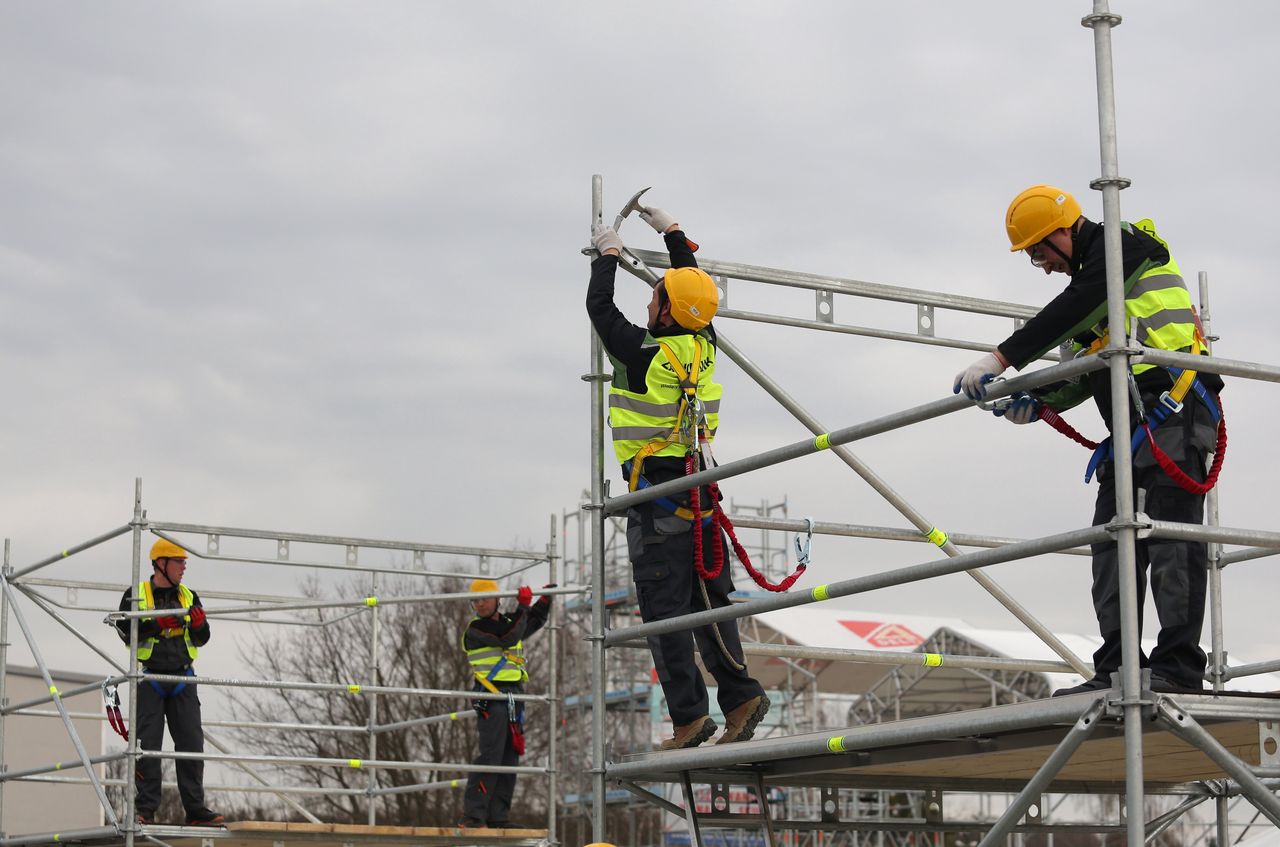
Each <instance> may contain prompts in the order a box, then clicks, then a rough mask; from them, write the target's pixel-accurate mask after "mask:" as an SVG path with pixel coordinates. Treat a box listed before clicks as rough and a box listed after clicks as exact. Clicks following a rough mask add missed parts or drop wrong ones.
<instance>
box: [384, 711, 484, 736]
mask: <svg viewBox="0 0 1280 847" xmlns="http://www.w3.org/2000/svg"><path fill="white" fill-rule="evenodd" d="M475 716H476V713H475V710H474V709H460V710H458V711H456V712H444V713H443V714H439V715H432V716H430V717H427V718H410V719H409V720H407V721H396V722H395V723H382V724H378V725H377V726H375V727H373V728H372V729H371V730H370V731H371V732H392V731H393V730H397V729H408V728H409V727H411V726H422V725H423V724H429V723H449V722H452V721H464V720H467V719H468V718H474V717H475Z"/></svg>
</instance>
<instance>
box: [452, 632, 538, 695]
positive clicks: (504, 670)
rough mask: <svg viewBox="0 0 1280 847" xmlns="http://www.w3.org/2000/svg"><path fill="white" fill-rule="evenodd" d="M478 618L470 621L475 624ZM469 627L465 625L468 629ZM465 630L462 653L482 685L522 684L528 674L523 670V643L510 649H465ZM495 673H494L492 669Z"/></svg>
mask: <svg viewBox="0 0 1280 847" xmlns="http://www.w3.org/2000/svg"><path fill="white" fill-rule="evenodd" d="M478 620H480V618H478V617H475V618H472V619H471V623H475V622H476V621H478ZM470 628H471V625H470V624H468V625H467V629H470ZM467 629H464V630H463V631H462V651H463V652H464V653H466V654H467V661H468V662H470V663H471V671H472V673H474V674H475V675H476V679H477V680H480V681H481V682H482V683H483V682H485V681H488V682H524V681H526V680H527V679H528V678H529V672H528V671H526V670H525V669H524V641H523V640H521V641H517V642H516V643H515V644H513V645H512V646H510V647H489V646H487V645H486V646H484V647H477V648H476V649H475V650H468V649H467ZM495 667H496V668H497V669H498V670H497V672H494V668H495Z"/></svg>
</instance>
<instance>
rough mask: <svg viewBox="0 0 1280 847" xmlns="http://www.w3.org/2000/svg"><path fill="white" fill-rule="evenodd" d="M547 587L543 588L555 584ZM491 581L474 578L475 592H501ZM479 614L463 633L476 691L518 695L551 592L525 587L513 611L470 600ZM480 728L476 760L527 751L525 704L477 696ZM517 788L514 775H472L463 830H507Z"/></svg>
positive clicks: (492, 600) (514, 758) (514, 760)
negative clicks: (529, 645) (536, 593)
mask: <svg viewBox="0 0 1280 847" xmlns="http://www.w3.org/2000/svg"><path fill="white" fill-rule="evenodd" d="M554 587H555V586H554V585H544V586H543V588H554ZM498 590H499V588H498V583H497V582H495V581H494V580H492V579H483V578H480V579H475V580H472V582H471V593H472V594H485V593H492V592H495V591H498ZM471 609H472V611H473V612H475V617H473V618H472V619H471V620H470V621H469V622H468V623H467V627H466V629H465V630H463V632H462V650H463V652H464V653H466V655H467V662H468V664H469V665H470V667H471V674H472V676H473V677H474V679H475V690H476V691H477V692H478V693H486V694H494V695H498V694H519V693H521V692H523V691H524V683H525V681H527V680H528V679H529V672H528V671H527V670H526V669H525V656H524V639H526V638H528V637H529V636H530V635H533V634H534V633H535V632H537V631H538V630H540V629H542V627H543V625H544V624H545V623H546V622H547V615H548V614H549V613H550V611H551V596H550V595H544V596H542V597H539V598H538V602H537V603H534V602H533V589H531V588H529V586H527V585H522V586H520V589H519V591H518V592H517V594H516V607H515V608H514V609H512V610H511V611H510V612H502V611H500V610H499V608H498V598H497V597H476V598H474V599H472V601H471ZM474 707H475V710H476V718H477V720H476V732H477V733H478V735H479V742H480V755H478V756H477V757H476V759H475V761H474V763H473V764H477V765H503V766H511V765H515V764H518V763H519V760H520V756H522V755H524V702H523V701H518V700H510V699H506V698H505V697H504V698H497V697H495V698H476V700H475V701H474ZM515 790H516V775H515V774H513V773H498V774H494V773H483V772H480V771H472V772H471V773H470V774H469V775H468V776H467V790H466V792H465V793H464V795H463V800H462V803H463V809H462V819H461V820H460V821H458V826H459V827H462V828H464V829H475V828H479V827H489V828H490V829H507V828H509V827H511V826H512V823H511V796H512V795H513V794H514V793H515Z"/></svg>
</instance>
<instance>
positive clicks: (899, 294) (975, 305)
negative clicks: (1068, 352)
mask: <svg viewBox="0 0 1280 847" xmlns="http://www.w3.org/2000/svg"><path fill="white" fill-rule="evenodd" d="M628 249H630V250H631V252H632V253H634V254H635V255H636V257H637V258H639V259H640V260H641V261H643V262H644V263H645V264H646V265H648V266H649V267H651V268H669V267H671V257H670V256H669V255H667V254H666V253H658V252H655V251H653V250H635V249H632V248H628ZM698 267H700V268H702V269H703V270H704V271H706V272H707V273H709V274H711V275H712V276H725V277H729V278H730V279H745V280H750V281H752V282H763V283H768V284H771V285H781V286H785V287H787V288H807V289H810V290H813V291H830V292H832V293H833V294H850V295H853V296H855V297H866V298H869V299H873V300H888V301H891V302H895V303H914V304H917V305H921V306H935V307H937V308H941V309H953V310H955V311H957V312H974V313H977V314H981V315H995V316H997V317H1007V318H1032V317H1035V315H1036V313H1037V312H1039V311H1040V309H1039V308H1037V307H1035V306H1022V305H1019V304H1017V303H1004V302H1001V301H999V300H984V299H982V298H981V297H964V296H961V295H958V294H943V293H941V292H937V291H921V290H919V289H916V288H904V287H902V286H898V285H885V284H884V283H880V282H863V281H862V280H857V279H844V278H841V277H834V276H822V275H820V274H812V273H804V272H802V271H787V270H781V269H779V268H767V267H763V266H760V265H745V264H742V263H741V262H724V261H718V260H716V259H698ZM987 349H988V350H989V349H991V348H990V347H988V348H987Z"/></svg>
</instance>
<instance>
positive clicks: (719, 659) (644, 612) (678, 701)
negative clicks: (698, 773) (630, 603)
mask: <svg viewBox="0 0 1280 847" xmlns="http://www.w3.org/2000/svg"><path fill="white" fill-rule="evenodd" d="M717 533H719V535H720V537H721V541H722V542H723V544H724V568H723V569H722V570H721V571H720V574H719V575H718V576H717V577H716V578H715V579H712V580H702V579H700V578H699V576H698V574H697V571H696V570H695V569H694V564H693V532H692V528H691V522H689V521H685V520H682V519H680V518H677V517H675V516H674V515H671V514H668V513H666V512H664V511H662V510H661V509H660V508H658V507H653V506H649V505H648V504H645V505H642V506H640V507H639V508H637V509H632V510H631V511H630V512H629V513H628V515H627V546H628V550H629V553H630V556H631V573H632V578H633V579H634V580H635V583H636V596H637V600H638V601H639V605H640V617H641V619H642V620H644V621H645V622H646V623H648V622H649V621H661V620H667V619H668V618H674V617H679V616H680V615H687V614H689V613H690V612H696V611H704V610H706V609H707V601H708V600H710V606H711V608H713V609H718V608H720V607H722V606H728V605H729V594H730V593H732V592H733V590H734V588H733V579H732V578H731V577H730V573H729V571H730V568H732V567H733V560H734V559H733V550H732V548H730V546H729V541H728V539H727V538H724V533H722V532H720V531H719V530H718V529H716V528H715V527H713V526H706V527H703V530H702V557H703V566H704V567H705V568H707V569H711V568H712V567H713V566H714V562H715V549H714V539H715V536H716V534H717ZM704 584H705V586H706V591H707V597H706V598H703V596H702V589H701V587H700V586H701V585H704ZM717 634H718V636H719V637H718V638H717ZM648 641H649V652H650V653H652V654H653V664H654V667H655V668H657V671H658V681H659V682H660V683H662V693H663V694H664V695H666V698H667V710H668V711H669V712H670V713H671V721H672V723H673V724H675V725H676V726H685V725H687V724H690V723H692V722H693V721H695V720H697V719H698V718H700V717H702V716H703V715H706V714H707V686H706V684H705V683H704V682H703V681H702V672H701V671H699V670H698V666H697V664H696V663H695V662H694V658H693V647H694V643H695V642H696V643H697V645H698V652H699V653H700V654H701V655H702V663H703V665H704V666H705V667H706V669H707V671H708V673H710V674H711V676H712V677H713V678H714V679H715V681H716V685H717V686H718V687H719V691H718V693H717V697H716V699H717V700H718V701H719V704H720V710H721V712H723V713H725V714H728V713H729V712H731V711H732V710H733V709H735V708H737V707H738V706H741V705H742V704H743V703H745V702H747V701H748V700H750V699H751V698H753V697H758V696H759V695H761V694H764V689H763V688H761V686H760V683H758V682H756V681H755V679H753V678H752V677H751V675H750V674H749V673H748V672H747V667H746V664H747V663H746V659H745V657H744V656H743V655H742V642H741V641H740V640H739V639H738V625H737V622H736V621H721V622H720V623H716V624H711V625H707V626H701V627H698V628H697V629H695V630H693V631H690V630H684V631H681V632H672V633H668V634H667V635H658V636H653V637H650V638H649V639H648ZM726 650H727V652H728V656H726V655H725V652H726Z"/></svg>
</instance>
